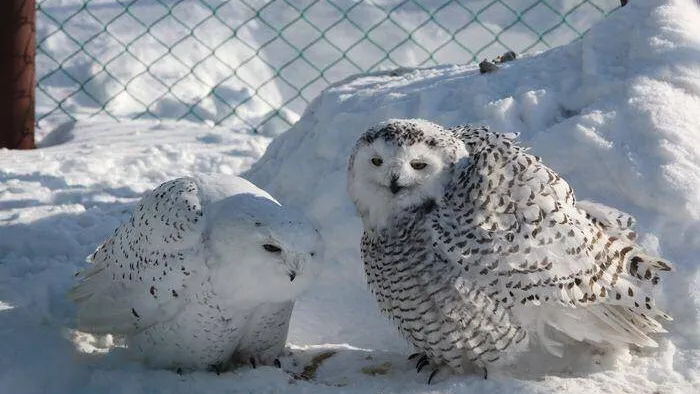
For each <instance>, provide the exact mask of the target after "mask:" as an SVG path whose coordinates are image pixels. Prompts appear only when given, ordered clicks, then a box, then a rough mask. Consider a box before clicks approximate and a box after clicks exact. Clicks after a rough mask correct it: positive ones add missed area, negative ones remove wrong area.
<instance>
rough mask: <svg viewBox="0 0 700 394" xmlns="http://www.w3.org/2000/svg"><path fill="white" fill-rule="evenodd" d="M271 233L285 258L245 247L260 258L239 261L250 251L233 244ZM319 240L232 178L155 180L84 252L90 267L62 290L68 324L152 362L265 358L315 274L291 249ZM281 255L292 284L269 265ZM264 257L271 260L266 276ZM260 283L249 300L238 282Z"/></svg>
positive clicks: (270, 357) (189, 364) (280, 340)
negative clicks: (72, 305) (68, 306)
mask: <svg viewBox="0 0 700 394" xmlns="http://www.w3.org/2000/svg"><path fill="white" fill-rule="evenodd" d="M239 223H240V224H239ZM244 225H249V228H248V227H246V228H245V230H243V231H242V232H241V233H236V232H235V229H236V228H237V226H244ZM256 231H260V234H256V233H255V232H256ZM229 232H230V234H228V233H229ZM274 237H276V238H278V239H276V240H275V242H277V241H279V245H280V247H281V248H283V249H285V250H282V251H281V252H280V253H279V255H280V256H287V255H288V256H291V257H289V258H288V257H280V258H277V256H271V257H269V258H268V255H267V254H266V253H269V252H267V251H264V250H263V248H262V245H254V247H251V249H250V250H252V251H253V253H257V254H258V255H259V256H260V257H258V261H255V260H254V261H252V262H247V261H243V259H246V257H245V256H251V254H250V253H249V252H241V251H240V250H237V249H236V248H238V249H240V248H241V247H242V246H244V245H243V244H245V245H248V246H249V245H253V244H255V243H258V242H273V241H270V240H271V239H273V238H274ZM259 240H260V241H259ZM287 241H289V242H287ZM319 241H320V239H319V238H318V234H317V232H316V230H315V229H314V228H313V227H312V226H311V224H310V223H308V222H306V220H305V219H304V218H303V217H301V216H300V215H298V214H296V213H295V212H292V211H290V210H289V209H288V208H285V207H282V206H281V205H279V203H278V202H277V201H275V200H274V199H273V198H272V197H271V196H270V195H269V194H267V193H266V192H264V191H263V190H260V189H258V188H257V187H255V186H254V185H253V184H251V183H249V182H247V181H245V180H243V179H241V178H237V177H232V176H218V177H215V176H199V177H197V178H178V179H175V180H171V181H168V182H165V183H163V184H162V185H160V186H159V187H157V188H156V189H155V190H153V191H152V192H151V193H149V194H148V195H147V196H145V197H144V198H143V199H142V200H141V201H140V202H139V204H138V205H137V206H136V207H135V209H134V212H133V214H132V217H131V218H130V219H129V221H127V222H125V223H123V224H122V225H121V226H119V227H118V228H117V229H116V230H115V232H114V234H113V235H112V236H111V237H110V238H109V239H107V240H106V241H105V242H104V243H103V244H102V245H101V246H100V247H99V248H97V250H96V251H95V252H94V253H93V254H92V255H90V256H89V257H88V262H89V263H91V266H90V267H88V268H87V269H86V270H84V271H83V272H81V273H80V274H79V278H80V283H79V284H78V285H76V286H75V287H74V288H73V289H72V290H71V292H70V297H71V298H72V299H73V300H74V301H75V302H76V304H77V306H78V310H77V311H78V313H77V320H78V328H79V329H81V330H84V331H88V332H92V333H97V334H106V333H112V334H117V335H123V336H125V337H126V339H127V344H128V346H129V348H130V350H132V351H133V352H135V353H136V354H137V356H139V357H140V358H142V359H144V360H145V361H146V363H148V364H150V365H152V366H155V367H166V368H183V369H205V368H208V367H210V366H212V365H224V366H225V365H230V364H231V363H233V362H237V361H244V362H247V361H248V360H249V359H250V357H254V358H255V359H256V361H257V362H258V363H260V364H271V363H273V361H274V359H275V358H276V357H278V356H279V354H280V353H281V352H282V350H283V348H284V344H285V341H286V337H287V331H288V325H289V318H290V315H291V312H292V308H293V305H294V299H295V297H296V296H297V295H298V294H299V293H300V292H301V291H302V290H303V289H304V288H305V287H306V286H308V284H309V282H310V279H311V277H312V276H313V275H314V274H315V271H314V270H313V269H312V268H313V267H303V266H302V265H303V264H301V263H300V261H302V260H304V259H305V257H299V256H300V255H301V254H300V253H297V252H298V251H304V248H307V247H308V248H309V251H311V252H313V253H315V252H316V251H317V247H318V246H319V245H318V242H319ZM222 244H223V245H222ZM287 244H289V245H295V246H293V247H292V246H289V248H290V249H294V248H297V249H298V250H297V249H294V250H290V251H288V250H286V249H287ZM237 245H238V246H237ZM258 249H259V251H258ZM244 253H248V254H246V255H244ZM248 259H249V260H251V259H252V258H250V257H248ZM290 259H291V260H294V263H293V265H294V269H295V270H298V271H299V272H298V274H297V276H298V277H299V279H294V282H293V283H290V279H289V277H288V276H287V275H286V271H281V272H284V273H282V274H280V275H277V271H275V270H276V269H277V268H278V267H277V264H284V263H285V262H286V260H290ZM266 260H274V261H273V262H272V263H270V265H269V267H271V268H270V271H271V273H268V271H264V270H265V269H267V268H265V267H267V265H266ZM277 260H280V261H279V262H277ZM282 260H284V261H282ZM310 260H312V259H310ZM246 264H247V265H250V268H247V266H246ZM256 267H258V268H256ZM307 268H308V269H307ZM266 273H268V274H269V275H271V276H272V277H262V276H263V275H265V274H266ZM256 275H257V276H258V278H257V279H256V278H255V276H256ZM278 276H279V277H278ZM280 277H281V278H280ZM262 280H265V281H266V282H267V283H270V284H271V288H270V289H269V290H268V291H269V293H270V295H269V296H267V295H265V294H264V292H260V294H255V295H254V296H251V295H250V293H251V292H252V293H254V292H255V291H251V290H248V289H247V288H245V283H250V285H251V286H257V285H255V283H256V282H258V281H262ZM277 281H279V282H280V283H282V285H280V286H277V283H278V282H277ZM285 282H286V283H285ZM287 283H288V284H287ZM284 286H296V287H288V288H284ZM257 287H258V288H259V287H260V286H257Z"/></svg>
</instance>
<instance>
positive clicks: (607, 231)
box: [348, 120, 671, 373]
mask: <svg viewBox="0 0 700 394" xmlns="http://www.w3.org/2000/svg"><path fill="white" fill-rule="evenodd" d="M348 191H349V194H350V196H351V198H352V200H353V202H354V203H355V205H356V207H357V210H358V212H359V213H360V216H361V217H362V219H363V224H364V227H365V229H364V236H363V238H362V245H361V250H362V258H363V260H364V267H365V273H366V278H367V281H368V284H369V287H370V289H371V291H372V292H373V293H374V295H375V296H376V297H377V300H378V301H379V305H380V307H381V309H382V311H383V312H384V313H385V314H386V315H387V316H388V317H390V318H391V319H392V320H393V321H394V323H395V324H396V325H397V326H398V328H399V330H400V331H401V332H402V334H403V335H404V336H405V337H406V338H408V340H409V341H410V342H411V343H412V344H413V345H414V346H415V347H416V348H417V349H418V350H419V352H423V353H425V355H426V356H427V358H428V359H429V360H430V361H431V363H432V364H434V365H435V366H443V365H447V366H449V367H450V368H451V369H452V370H454V371H455V372H457V373H462V372H464V371H465V370H467V369H468V367H469V366H470V365H477V366H481V367H504V366H506V365H509V364H511V363H513V362H514V361H515V360H517V358H518V356H519V355H521V354H523V353H524V352H526V351H528V350H529V349H532V346H533V345H534V344H535V343H538V344H540V345H541V346H543V347H544V348H545V349H546V350H547V351H549V352H550V353H552V354H555V355H559V356H560V355H562V354H563V352H564V347H563V345H562V344H561V343H559V342H558V341H556V340H555V339H553V338H552V337H551V335H550V334H548V332H549V331H551V330H550V329H546V328H547V327H551V328H554V329H555V330H556V331H559V332H560V333H563V334H565V335H566V336H568V337H570V338H573V339H574V340H577V341H587V342H590V343H593V344H601V345H602V344H610V345H613V346H621V345H625V344H635V345H639V346H656V342H655V341H654V340H653V339H652V338H651V335H652V334H654V333H660V332H665V331H664V329H663V328H662V327H661V324H660V323H659V321H658V320H659V319H670V317H669V316H668V315H666V314H665V313H663V312H662V311H661V310H659V309H658V308H657V307H656V305H655V303H654V296H653V290H654V287H655V286H656V285H657V284H658V283H659V281H660V274H661V273H663V272H665V271H670V270H671V265H670V263H668V262H667V261H665V260H663V259H661V258H659V257H656V256H651V255H648V254H647V253H646V252H645V251H644V250H643V249H642V248H641V247H640V246H639V245H638V244H636V243H635V237H636V235H635V233H634V231H633V230H632V227H633V225H634V220H633V219H632V217H630V216H629V215H627V214H625V213H622V212H620V211H618V210H616V209H614V208H610V207H607V206H604V205H602V204H596V203H592V202H584V201H581V202H577V201H576V199H575V197H574V193H573V190H572V189H571V187H570V186H569V185H568V184H567V183H566V181H564V180H563V179H562V178H561V177H560V176H559V175H557V174H556V173H555V172H554V171H553V170H552V169H550V168H548V167H547V166H545V165H544V164H542V162H541V161H540V159H539V158H538V157H536V156H533V155H531V154H529V153H527V152H526V151H525V150H524V149H523V148H521V147H519V146H517V145H516V144H515V142H514V141H513V139H512V138H511V137H508V136H504V135H500V134H496V133H494V132H491V131H489V130H488V129H486V128H483V127H476V128H475V127H470V126H463V127H456V128H452V129H444V128H442V127H441V126H439V125H436V124H433V123H430V122H427V121H423V120H390V121H388V122H384V123H381V124H379V125H377V126H375V127H373V128H372V129H370V130H369V131H367V132H366V133H365V134H363V136H362V137H360V139H359V140H358V142H357V144H356V146H355V149H354V151H353V153H352V155H351V158H350V164H349V173H348Z"/></svg>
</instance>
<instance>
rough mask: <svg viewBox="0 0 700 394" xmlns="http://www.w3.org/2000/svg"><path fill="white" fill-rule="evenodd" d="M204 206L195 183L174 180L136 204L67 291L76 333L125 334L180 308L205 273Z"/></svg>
mask: <svg viewBox="0 0 700 394" xmlns="http://www.w3.org/2000/svg"><path fill="white" fill-rule="evenodd" d="M203 202H204V201H203V197H202V195H201V191H200V189H199V187H198V185H197V183H196V181H195V180H194V179H192V178H178V179H174V180H171V181H168V182H165V183H163V184H162V185H160V186H158V187H157V188H156V189H155V190H153V191H152V192H151V193H150V194H148V195H147V196H145V197H144V198H143V199H142V200H141V201H140V202H139V203H138V205H137V206H136V207H135V210H134V212H133V214H132V217H131V219H130V220H129V221H128V222H125V223H123V224H122V225H121V226H119V227H118V228H117V229H116V230H115V232H114V234H113V235H112V236H111V237H110V238H109V239H107V240H106V241H105V242H104V243H103V244H102V245H100V247H98V248H97V250H96V251H95V252H94V253H93V254H92V255H90V256H89V257H88V259H87V260H88V262H89V263H92V266H90V267H89V268H87V269H85V270H84V271H82V272H80V273H79V274H78V277H79V278H80V283H78V284H77V285H76V286H75V287H73V288H72V289H71V290H70V292H69V296H70V298H72V299H73V300H74V301H75V303H76V304H77V307H78V313H77V314H78V328H79V329H82V330H85V331H89V332H94V333H119V334H127V333H130V332H135V331H138V330H141V329H144V328H146V327H149V326H150V325H152V324H154V323H156V322H161V321H165V320H168V319H170V318H171V317H172V316H174V315H175V314H176V313H177V312H178V311H179V310H180V309H181V308H182V307H183V306H184V304H185V303H186V302H187V299H188V298H189V295H188V291H191V289H190V288H188V287H193V286H188V284H189V283H191V282H193V281H194V280H196V279H195V278H197V277H199V276H200V275H201V274H202V272H200V271H202V270H204V269H206V266H205V264H204V261H203V253H202V250H201V248H202V231H203V226H204V220H203V210H204V209H205V207H204V206H203Z"/></svg>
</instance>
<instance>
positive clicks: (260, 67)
mask: <svg viewBox="0 0 700 394" xmlns="http://www.w3.org/2000/svg"><path fill="white" fill-rule="evenodd" d="M619 4H620V3H619V1H617V0H615V1H613V0H510V1H505V0H504V1H499V0H473V1H455V0H427V1H409V0H405V1H399V0H375V1H356V0H332V1H330V0H329V1H319V0H276V1H257V0H87V1H85V0H37V45H38V52H37V82H38V86H37V119H38V121H39V125H40V126H41V125H42V122H49V121H51V120H53V119H65V118H69V119H76V118H80V117H88V116H106V117H111V118H114V119H123V118H129V119H152V118H156V119H173V120H181V119H187V120H192V121H197V122H207V123H209V124H212V125H222V124H223V125H232V126H236V127H240V126H242V127H246V128H251V129H253V130H256V131H265V130H266V129H269V130H273V129H280V128H282V129H284V128H286V127H287V126H288V125H289V124H291V123H293V122H294V121H295V120H296V119H297V117H298V115H297V114H298V113H301V111H303V109H304V108H305V106H306V105H307V104H308V103H309V101H310V100H311V99H313V97H315V96H316V95H317V94H318V93H319V92H320V91H321V90H322V89H323V88H324V87H326V86H328V84H330V83H332V82H334V81H337V80H339V79H341V78H344V77H346V76H348V75H350V74H353V73H358V72H365V71H375V70H381V69H388V68H395V67H415V66H419V67H420V66H430V65H436V64H443V63H470V62H473V61H477V60H481V59H484V58H492V57H495V56H497V55H499V54H502V53H503V52H505V51H507V50H512V51H514V52H516V53H523V52H528V51H538V50H543V49H547V48H550V47H553V46H557V45H561V44H565V43H568V42H570V41H571V40H573V39H576V38H578V37H580V36H581V35H582V34H584V33H585V32H586V31H587V30H588V28H589V27H590V26H591V25H592V24H594V23H595V22H596V21H598V20H600V19H602V18H604V17H605V16H606V15H607V14H608V13H610V12H611V11H613V10H614V9H615V8H617V7H618V6H619Z"/></svg>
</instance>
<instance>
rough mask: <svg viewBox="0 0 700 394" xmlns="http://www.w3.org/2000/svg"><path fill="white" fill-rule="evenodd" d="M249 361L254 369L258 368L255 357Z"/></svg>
mask: <svg viewBox="0 0 700 394" xmlns="http://www.w3.org/2000/svg"><path fill="white" fill-rule="evenodd" d="M248 361H249V362H250V366H251V367H253V369H255V368H257V367H258V363H257V362H256V361H255V357H252V356H251V357H250V359H249V360H248Z"/></svg>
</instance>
